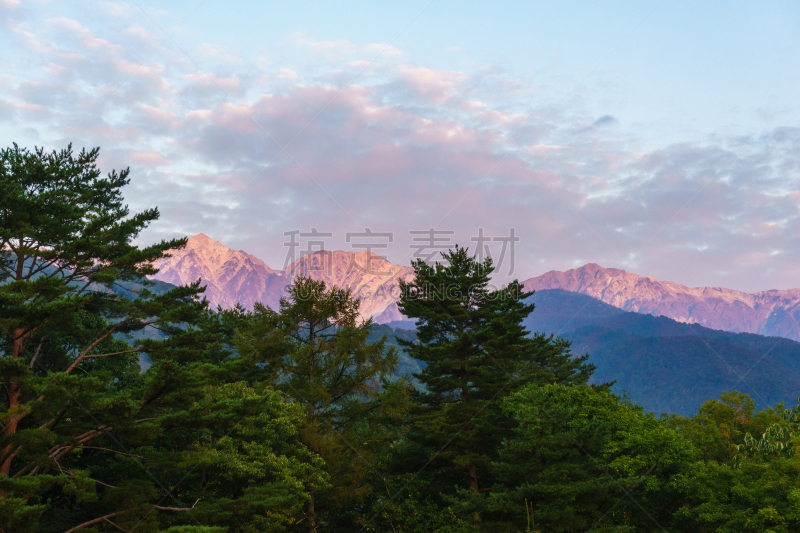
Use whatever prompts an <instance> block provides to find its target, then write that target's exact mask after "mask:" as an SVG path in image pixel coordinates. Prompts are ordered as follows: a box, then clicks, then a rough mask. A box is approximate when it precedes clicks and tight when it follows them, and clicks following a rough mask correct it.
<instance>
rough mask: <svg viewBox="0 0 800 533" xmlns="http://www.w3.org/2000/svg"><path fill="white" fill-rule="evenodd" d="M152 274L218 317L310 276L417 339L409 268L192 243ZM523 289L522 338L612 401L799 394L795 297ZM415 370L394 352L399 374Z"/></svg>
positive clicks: (609, 279)
mask: <svg viewBox="0 0 800 533" xmlns="http://www.w3.org/2000/svg"><path fill="white" fill-rule="evenodd" d="M367 261H369V265H368V264H367ZM156 266H157V267H158V268H159V269H160V271H159V273H158V274H157V275H156V276H154V277H155V278H156V279H157V280H160V281H162V282H167V283H170V284H175V285H180V284H186V283H191V282H194V281H196V280H197V279H198V278H199V279H201V280H202V283H203V284H204V285H205V286H206V287H207V290H206V296H207V298H208V299H209V300H210V302H211V304H212V305H215V306H216V305H219V306H221V307H225V308H230V307H233V306H234V305H236V304H237V303H239V304H242V305H243V306H244V307H247V308H251V307H252V306H253V304H254V303H255V302H262V303H264V304H266V305H268V306H270V307H273V308H277V306H278V305H279V300H280V298H281V296H283V295H285V294H286V293H285V287H286V286H287V284H289V283H290V282H291V280H292V278H293V277H295V276H298V275H301V274H303V275H308V276H310V277H312V278H315V279H319V280H323V281H325V282H326V283H328V284H330V285H338V286H343V287H348V288H350V289H351V290H353V292H354V293H355V294H357V295H359V297H360V298H361V299H362V315H363V316H364V317H365V318H366V317H373V319H374V321H375V323H376V324H375V325H374V326H373V337H374V339H378V338H380V336H382V335H386V336H387V337H388V339H389V343H390V345H394V346H397V342H396V339H397V338H403V339H406V340H411V339H413V338H414V336H415V332H414V331H413V329H414V327H415V325H414V322H412V321H409V320H407V319H406V317H404V316H403V315H402V314H400V313H399V311H398V309H397V305H396V299H397V296H398V292H397V291H398V283H399V281H400V280H410V279H411V277H412V276H413V270H412V269H411V268H410V267H400V266H397V265H393V264H391V263H389V262H388V261H386V260H384V259H381V258H379V257H377V256H374V255H373V256H368V255H367V253H366V252H343V251H332V252H327V251H325V252H315V253H313V254H310V255H307V256H305V257H302V258H300V259H298V260H297V261H295V262H293V263H292V264H291V265H289V267H288V268H286V269H285V270H275V269H273V268H270V267H269V266H268V265H266V264H265V263H264V262H263V261H262V260H260V259H258V258H256V257H254V256H252V255H250V254H247V253H246V252H243V251H236V250H231V249H229V248H227V247H225V246H223V245H222V244H221V243H219V242H216V241H214V240H212V239H210V238H209V237H207V236H206V235H202V234H200V235H195V236H194V237H191V238H190V239H189V242H188V245H187V246H186V247H185V248H184V249H181V250H176V251H174V252H173V253H172V257H169V258H165V259H162V260H161V261H159V262H158V263H157V264H156ZM523 284H524V286H525V287H526V289H527V290H535V294H534V295H533V296H532V297H531V301H532V302H533V303H534V304H535V306H536V308H535V310H534V312H533V313H532V314H531V315H530V316H529V317H528V318H527V319H526V321H525V325H526V327H527V328H528V330H529V331H531V332H537V331H538V332H544V333H547V334H554V335H556V336H561V337H563V338H565V339H567V340H570V341H571V342H572V349H573V353H575V354H583V353H588V354H589V361H590V362H591V363H593V364H594V365H596V367H597V370H596V371H595V373H594V375H593V381H594V382H596V383H605V382H615V383H614V386H613V388H614V390H615V391H616V392H617V393H620V394H621V393H623V392H624V393H626V394H628V395H629V397H630V398H631V399H632V400H633V401H634V402H636V403H639V404H641V405H642V406H644V407H645V409H647V410H649V411H653V412H656V413H661V412H672V413H678V414H685V415H689V414H692V413H694V412H696V411H697V409H698V408H699V407H700V406H701V405H702V403H703V402H704V401H706V400H709V399H713V398H717V397H719V395H720V394H721V393H722V392H724V391H726V390H727V391H730V390H734V389H736V390H739V391H742V392H746V393H748V394H750V396H751V397H752V398H753V399H754V400H755V401H756V404H757V405H758V406H759V407H768V406H774V405H775V404H776V403H777V402H781V401H784V402H792V401H794V400H795V399H796V397H797V395H798V394H799V393H800V342H795V340H798V328H797V319H798V318H800V317H799V316H798V311H799V308H800V290H797V289H793V290H788V291H765V292H760V293H755V294H748V293H744V292H740V291H735V290H731V289H725V288H718V287H713V288H710V287H700V288H691V287H685V286H683V285H680V284H677V283H673V282H668V281H659V280H657V279H655V278H652V277H648V276H640V275H637V274H632V273H628V272H625V271H624V270H619V269H612V268H602V267H600V266H599V265H596V264H587V265H585V266H583V267H581V268H578V269H574V270H568V271H566V272H557V271H552V272H548V273H546V274H544V275H542V276H538V277H535V278H530V279H528V280H526V281H524V282H523ZM781 337H787V338H781ZM790 339H794V340H790ZM423 367H424V363H422V362H421V361H416V360H414V359H412V358H410V357H409V356H407V355H406V354H404V353H401V361H400V373H401V374H402V373H407V374H410V373H415V372H419V370H420V369H421V368H423ZM417 385H419V384H418V383H417Z"/></svg>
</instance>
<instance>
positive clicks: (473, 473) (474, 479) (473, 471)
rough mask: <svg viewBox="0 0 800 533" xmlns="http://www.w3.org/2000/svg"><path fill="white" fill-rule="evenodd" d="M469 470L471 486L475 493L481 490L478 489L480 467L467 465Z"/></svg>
mask: <svg viewBox="0 0 800 533" xmlns="http://www.w3.org/2000/svg"><path fill="white" fill-rule="evenodd" d="M467 472H468V473H469V488H470V489H472V490H473V492H475V494H477V493H478V492H480V491H479V490H478V469H477V468H476V467H475V465H469V466H468V467H467Z"/></svg>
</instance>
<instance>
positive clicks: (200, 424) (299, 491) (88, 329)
mask: <svg viewBox="0 0 800 533" xmlns="http://www.w3.org/2000/svg"><path fill="white" fill-rule="evenodd" d="M98 153H99V152H98V150H97V149H94V150H91V151H88V152H87V151H82V152H81V153H80V154H73V152H72V150H71V147H70V148H67V149H65V150H63V151H61V152H53V153H45V152H44V151H43V150H41V149H39V150H35V151H33V152H30V151H28V150H25V149H20V148H19V147H17V146H14V147H13V148H10V149H6V150H3V151H0V386H1V387H2V390H3V392H4V400H5V405H3V406H2V407H1V408H0V424H1V425H0V427H2V435H1V436H0V527H1V528H3V529H4V530H6V531H37V532H42V533H49V532H51V531H52V532H56V531H58V532H63V531H67V530H73V529H84V528H89V527H90V528H92V529H93V530H94V531H112V530H114V531H117V530H119V528H122V529H124V530H133V529H137V530H143V531H157V530H159V529H162V528H163V529H166V528H167V527H169V526H170V525H171V524H194V525H198V524H199V520H201V519H203V520H208V521H209V523H214V524H216V525H219V520H220V519H219V518H218V517H227V518H226V519H224V520H222V521H223V522H224V524H223V525H225V526H229V527H230V530H231V531H239V530H250V529H252V528H253V527H255V528H256V529H258V530H259V531H269V530H275V528H277V527H281V524H284V525H285V524H290V523H293V522H296V521H297V520H298V519H299V516H298V513H300V511H301V509H300V508H301V507H302V504H303V503H304V502H305V501H306V499H307V497H308V494H307V490H306V487H307V486H309V485H318V484H321V483H325V474H324V472H323V471H322V470H321V469H320V462H319V458H318V457H316V456H315V455H314V454H313V453H311V452H309V451H308V449H307V448H306V447H305V446H303V445H302V443H300V442H299V430H300V424H301V421H302V419H303V413H302V412H298V410H297V409H296V408H295V407H294V406H291V405H289V404H288V403H287V402H286V401H285V400H284V399H283V398H282V397H281V396H280V395H279V394H277V393H276V392H275V391H274V390H272V389H271V388H270V387H269V386H268V385H264V384H258V383H256V384H252V385H251V384H248V383H238V382H239V381H240V380H241V376H242V375H243V369H246V368H247V367H248V366H249V363H248V362H247V361H244V359H243V358H241V357H239V356H238V355H237V354H235V353H233V352H232V351H231V350H230V347H229V343H230V337H231V334H232V330H234V329H235V328H236V327H238V326H239V325H240V324H241V323H242V320H243V317H242V316H241V313H240V312H239V311H233V312H225V313H213V312H210V311H208V309H207V303H206V302H205V301H204V300H202V299H201V298H200V296H201V293H202V289H201V288H200V287H199V281H198V282H197V283H194V284H192V285H190V286H186V287H172V286H170V287H169V288H167V289H165V290H155V289H156V287H155V286H154V284H152V283H151V282H148V281H147V279H146V277H145V276H147V275H151V274H154V273H156V272H157V271H156V270H155V269H154V268H153V267H152V262H153V261H155V260H157V259H159V258H161V257H164V256H165V255H166V254H167V252H168V250H170V249H173V248H176V247H180V246H183V245H184V244H185V243H186V240H185V239H177V240H171V241H162V242H161V243H158V244H155V245H151V246H145V247H141V248H140V247H137V246H135V245H134V244H133V240H134V239H136V238H137V237H138V236H139V233H140V232H141V231H142V230H143V229H144V228H145V227H146V226H147V225H148V224H149V223H150V222H152V221H153V220H155V219H157V218H158V210H157V209H149V210H146V211H143V212H142V213H137V214H130V213H129V210H128V208H127V206H126V205H125V204H124V203H123V198H122V193H121V190H122V188H123V187H124V186H125V185H126V184H127V183H128V181H129V180H128V174H129V172H128V170H124V171H122V172H119V173H117V172H112V173H110V174H109V175H108V176H107V177H102V176H101V174H100V171H99V170H98V169H97V167H96V160H97V157H98ZM151 289H153V290H151ZM140 356H141V357H145V358H147V359H148V360H149V361H150V362H151V363H152V364H151V366H150V368H149V369H148V370H147V371H146V372H142V371H141V367H140ZM265 431H266V433H265ZM244 465H247V468H244ZM212 517H217V518H212ZM225 520H227V521H225Z"/></svg>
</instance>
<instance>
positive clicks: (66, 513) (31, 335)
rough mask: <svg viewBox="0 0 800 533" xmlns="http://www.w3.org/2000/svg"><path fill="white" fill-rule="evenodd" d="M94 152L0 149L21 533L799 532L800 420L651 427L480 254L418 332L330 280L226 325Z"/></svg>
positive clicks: (740, 416) (6, 383) (411, 300)
mask: <svg viewBox="0 0 800 533" xmlns="http://www.w3.org/2000/svg"><path fill="white" fill-rule="evenodd" d="M98 155H99V151H98V150H97V149H94V150H91V151H85V150H84V151H82V152H80V153H74V152H73V151H72V149H71V148H68V149H65V150H63V151H60V152H53V153H47V152H45V151H43V150H38V149H37V150H33V151H29V150H26V149H22V148H19V147H17V146H13V147H11V148H8V149H4V150H3V151H2V152H0V334H2V344H0V385H2V388H3V400H4V403H3V407H2V410H1V411H0V424H2V438H0V530H2V531H3V532H5V533H12V532H31V533H34V532H35V533H51V532H73V531H84V532H87V533H88V532H111V531H126V532H131V533H132V532H173V533H178V532H182V533H190V532H191V533H201V532H202V533H212V532H213V533H221V532H231V533H233V532H279V531H287V532H290V531H303V532H309V533H314V532H318V533H322V532H359V531H364V532H381V533H390V532H391V533H399V532H408V533H411V532H467V531H470V532H472V531H476V530H478V531H485V532H509V533H510V532H525V531H527V532H533V531H538V532H542V533H545V532H588V531H613V532H620V533H621V532H635V531H648V532H649V531H675V532H683V531H693V532H712V531H714V532H728V531H730V532H734V531H735V532H737V533H742V532H764V531H771V532H789V531H800V457H798V456H795V453H794V449H795V443H796V442H795V441H796V439H797V438H798V435H799V434H798V429H799V428H800V408H794V409H785V408H784V406H783V405H782V404H778V405H776V406H774V407H771V408H766V409H762V410H760V411H756V409H755V404H754V402H753V400H752V399H751V398H750V397H749V396H747V395H745V394H743V393H739V392H736V391H731V392H727V393H725V394H723V395H722V396H721V397H720V398H718V399H711V398H709V399H708V400H707V401H705V403H703V404H702V406H701V407H700V408H699V410H698V411H697V412H696V414H694V415H693V416H691V417H686V416H679V415H674V414H673V415H658V416H657V415H655V414H653V413H650V412H647V411H645V410H644V409H643V408H642V407H640V406H638V405H636V404H635V403H634V402H632V401H631V400H630V399H628V398H627V397H626V396H624V395H623V396H620V395H617V394H615V393H614V392H613V390H612V386H613V385H612V384H611V383H603V382H602V380H598V379H596V378H593V376H594V375H598V374H599V375H602V369H601V368H596V367H595V365H594V364H593V363H592V362H590V360H589V355H587V354H585V353H575V352H574V351H573V349H572V345H571V343H570V341H569V340H566V339H564V338H562V337H555V336H553V335H551V334H549V333H548V332H547V331H537V332H532V331H530V330H529V329H528V328H527V327H526V323H528V322H527V321H529V317H531V316H535V314H536V312H535V310H534V305H533V304H532V303H530V300H529V299H528V297H529V296H530V295H529V294H527V293H525V292H524V291H523V289H522V287H521V286H520V285H519V284H518V283H512V284H510V285H509V286H507V287H504V288H502V289H497V290H490V287H491V285H490V283H489V282H490V277H491V274H492V272H493V266H492V262H491V260H490V259H487V260H485V261H482V262H479V261H477V260H476V259H475V258H474V257H472V256H470V255H469V253H468V250H466V249H464V248H458V247H456V248H454V249H452V250H451V251H450V252H449V253H446V254H444V259H445V261H443V262H442V263H438V264H434V265H428V264H426V263H424V262H421V261H418V262H415V263H413V265H412V266H413V268H414V271H415V278H414V280H413V282H410V283H408V284H404V285H403V286H402V289H403V291H402V297H401V300H400V302H399V304H398V307H399V309H400V310H401V311H402V312H403V314H405V315H406V316H407V317H409V318H410V319H412V320H414V321H415V323H416V328H417V329H416V333H415V334H408V335H402V334H398V335H392V336H391V338H389V337H387V336H386V335H381V334H380V333H381V330H380V328H373V325H372V324H371V322H370V321H366V322H365V321H362V320H360V319H359V313H358V311H359V300H358V299H356V298H355V297H354V296H353V294H352V293H351V292H350V291H348V290H346V289H342V288H339V287H326V286H325V284H324V283H322V282H319V281H315V280H313V279H309V278H298V279H296V280H295V281H294V284H293V285H292V286H290V287H289V290H288V292H287V295H286V298H284V299H283V301H282V302H281V305H280V308H279V309H277V310H273V309H269V308H267V307H263V306H258V305H257V306H256V307H255V309H253V310H245V309H242V308H237V309H232V310H222V309H216V310H214V309H210V308H209V306H208V304H207V302H206V301H205V300H204V299H203V289H202V288H201V287H200V285H199V282H198V283H195V284H193V285H189V286H184V287H169V286H167V287H164V286H157V285H156V284H155V283H154V282H149V281H147V278H146V277H147V276H148V275H152V274H154V272H155V271H154V269H153V267H152V266H151V264H152V262H153V261H155V260H157V259H159V258H161V257H163V256H164V255H165V254H168V253H169V250H170V249H174V248H176V247H180V246H182V245H184V244H185V240H182V239H178V240H169V241H161V242H158V243H153V244H149V245H147V246H137V245H135V244H134V243H135V242H136V241H137V239H138V238H139V236H140V233H141V232H142V231H143V230H144V229H145V228H147V226H148V225H149V224H150V223H152V222H153V221H155V220H157V219H158V216H159V213H158V210H157V209H156V208H152V209H148V210H145V211H142V212H139V213H131V212H130V211H129V209H128V207H127V205H126V204H125V201H124V198H123V196H122V190H123V188H124V187H125V186H126V185H127V184H128V183H129V181H130V178H129V171H128V170H123V171H119V172H116V171H114V172H111V173H109V174H107V175H105V176H104V175H102V173H101V172H100V170H99V169H98V168H97V158H98ZM443 285H444V286H447V287H449V288H450V289H449V290H447V291H441V290H438V289H439V288H440V287H442V286H443ZM587 327H588V326H587ZM592 327H596V326H592ZM386 329H390V328H386ZM592 334H599V333H598V332H597V330H586V331H585V335H586V338H587V339H588V338H589V337H590V336H591V335H592ZM587 342H588V341H587ZM620 342H622V343H624V342H625V341H624V339H623V340H621V341H620ZM635 348H636V350H645V349H646V346H642V345H638V344H637V345H636V347H635ZM401 352H402V353H401ZM142 358H145V359H146V360H147V361H148V362H149V366H148V367H147V368H146V369H145V370H143V369H142V367H141V366H140V360H141V359H142ZM685 361H687V364H688V362H690V361H691V358H687V359H686V360H685ZM683 371H685V372H690V371H691V369H683ZM398 373H399V374H400V376H401V377H400V378H399V379H397V375H398ZM771 378H772V379H773V380H775V381H776V383H779V382H780V381H781V380H782V379H783V376H782V375H773V376H771ZM776 386H777V385H776ZM797 393H798V394H800V391H797Z"/></svg>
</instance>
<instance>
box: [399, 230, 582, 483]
mask: <svg viewBox="0 0 800 533" xmlns="http://www.w3.org/2000/svg"><path fill="white" fill-rule="evenodd" d="M443 258H444V260H445V262H446V263H447V264H443V263H437V264H435V265H428V264H426V263H425V262H423V261H422V260H417V261H415V262H413V263H412V266H413V268H414V274H415V277H414V279H413V281H411V282H408V283H405V282H401V298H400V301H399V303H398V308H399V309H400V311H401V312H402V313H403V314H405V315H406V316H408V317H409V318H413V319H416V321H417V341H416V342H412V341H403V340H401V339H398V341H399V342H400V343H401V344H402V345H403V346H405V348H406V350H407V351H408V353H409V355H411V356H412V357H414V358H416V359H418V360H420V361H423V362H424V363H425V364H426V366H425V368H424V369H423V370H422V372H420V373H419V374H417V375H416V377H417V378H418V379H419V381H420V382H421V383H422V384H423V385H424V386H425V391H424V392H422V393H421V394H420V403H421V406H422V407H421V409H420V411H419V412H418V413H417V416H416V418H415V420H414V431H413V433H412V435H413V436H414V438H415V439H416V440H417V441H418V442H419V443H420V444H421V445H422V446H423V449H425V450H427V451H426V452H425V455H426V461H428V462H429V463H430V464H429V465H428V466H426V468H427V469H429V470H439V471H440V472H441V473H442V475H443V476H444V479H445V480H449V481H443V482H442V483H444V484H446V483H448V482H452V483H457V484H459V485H462V486H463V485H466V486H468V487H469V489H470V490H471V491H472V493H473V494H479V493H481V492H482V491H483V490H485V489H486V488H487V487H489V486H490V484H491V460H492V458H493V457H494V453H495V450H496V449H497V448H498V446H499V443H500V440H501V439H502V436H503V425H502V418H503V415H502V413H501V412H500V407H499V406H500V403H501V402H500V401H499V400H501V399H502V398H503V397H505V396H507V395H508V394H511V393H512V392H514V391H516V390H518V389H519V388H520V387H522V386H524V385H526V384H529V383H562V384H580V383H586V382H587V380H588V378H589V376H590V375H591V373H592V371H593V370H594V367H593V366H592V365H590V364H587V363H586V358H587V357H588V356H580V357H573V355H572V353H571V351H570V348H569V343H568V342H566V341H564V340H561V339H553V338H552V336H546V335H545V334H543V333H537V334H535V335H533V336H530V335H529V332H528V331H527V330H526V328H525V327H524V325H523V320H524V319H525V318H526V317H527V316H528V315H529V314H530V313H531V312H532V311H533V308H534V306H533V304H528V303H526V302H525V301H524V300H525V298H527V297H528V296H530V295H531V294H532V293H528V292H525V291H524V288H523V286H522V284H520V283H519V282H518V281H513V282H512V283H510V284H509V285H508V286H506V287H504V288H500V289H495V290H492V288H491V278H490V276H491V274H492V272H493V270H494V267H493V264H492V260H491V258H487V259H485V260H484V261H483V262H478V261H477V259H476V258H475V257H473V256H470V255H469V254H468V250H467V249H466V248H461V247H458V246H457V247H456V248H455V249H454V250H451V251H450V252H447V253H444V254H443ZM481 477H484V478H486V479H484V480H483V481H482V480H481Z"/></svg>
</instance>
